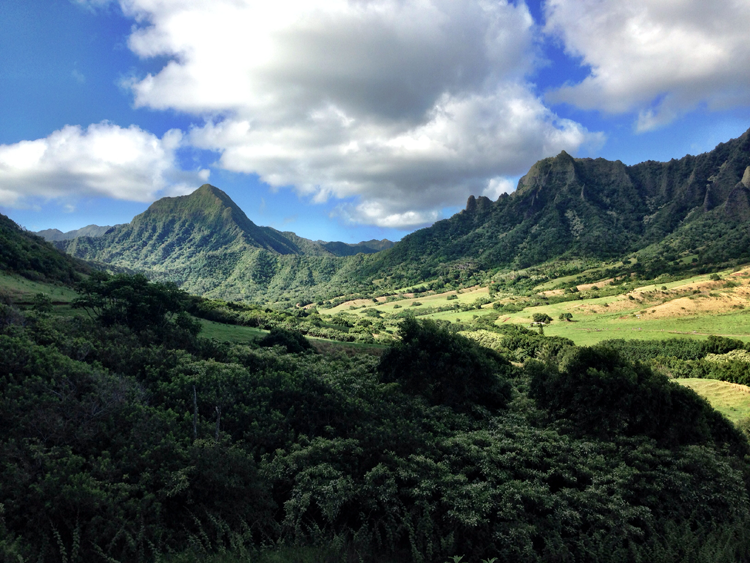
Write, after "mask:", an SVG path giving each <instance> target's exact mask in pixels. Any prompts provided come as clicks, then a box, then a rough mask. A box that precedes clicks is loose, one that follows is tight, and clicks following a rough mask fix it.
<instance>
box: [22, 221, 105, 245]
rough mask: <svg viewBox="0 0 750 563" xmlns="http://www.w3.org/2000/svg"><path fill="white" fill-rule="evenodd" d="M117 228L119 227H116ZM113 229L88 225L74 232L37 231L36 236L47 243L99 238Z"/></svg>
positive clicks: (56, 230)
mask: <svg viewBox="0 0 750 563" xmlns="http://www.w3.org/2000/svg"><path fill="white" fill-rule="evenodd" d="M116 226H118V227H119V225H116ZM113 228H114V227H100V226H99V225H88V226H86V227H82V228H80V229H76V230H74V231H68V232H66V233H64V232H62V231H61V230H60V229H45V230H43V231H37V233H36V234H37V235H39V236H40V237H42V238H43V239H44V240H46V241H49V242H55V241H58V240H70V239H74V238H78V237H100V236H102V235H104V234H106V233H107V231H109V230H110V229H113Z"/></svg>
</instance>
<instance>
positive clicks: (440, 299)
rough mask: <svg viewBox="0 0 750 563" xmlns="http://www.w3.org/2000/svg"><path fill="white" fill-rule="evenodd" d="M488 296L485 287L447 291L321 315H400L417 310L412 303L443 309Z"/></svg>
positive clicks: (334, 309)
mask: <svg viewBox="0 0 750 563" xmlns="http://www.w3.org/2000/svg"><path fill="white" fill-rule="evenodd" d="M449 295H457V297H458V299H451V300H449V299H448V296H449ZM488 295H489V289H487V288H486V287H480V288H477V289H475V290H473V291H466V290H463V291H462V292H461V293H457V292H456V291H447V292H445V293H438V294H435V295H418V296H416V297H410V298H408V299H401V300H399V301H391V302H378V303H375V302H373V301H369V302H368V303H367V304H365V307H362V305H357V309H356V310H353V309H349V306H350V305H349V304H348V303H345V304H342V305H338V306H337V307H334V308H333V309H329V310H328V311H324V312H323V314H330V315H335V314H336V313H357V314H362V313H364V311H365V309H377V310H378V311H380V312H381V313H400V312H402V311H403V310H404V309H408V308H413V309H415V310H416V309H417V308H416V307H414V306H413V305H412V303H414V302H415V301H416V302H419V303H421V304H422V306H423V307H443V306H446V305H451V304H453V303H457V304H459V305H461V304H470V303H473V302H474V301H476V300H477V299H479V298H481V297H487V296H488ZM395 305H398V306H399V307H400V308H399V307H395Z"/></svg>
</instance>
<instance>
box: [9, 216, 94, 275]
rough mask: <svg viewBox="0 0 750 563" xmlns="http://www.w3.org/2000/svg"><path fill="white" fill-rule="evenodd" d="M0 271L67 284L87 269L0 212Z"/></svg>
mask: <svg viewBox="0 0 750 563" xmlns="http://www.w3.org/2000/svg"><path fill="white" fill-rule="evenodd" d="M0 271H2V272H6V273H10V274H19V275H22V276H24V277H26V278H29V279H32V280H40V281H52V282H60V283H64V284H71V283H73V282H75V281H77V280H78V279H79V278H80V274H81V273H86V272H88V271H90V269H89V267H88V266H86V265H85V264H83V263H82V262H81V261H80V260H76V259H74V258H72V257H70V256H66V255H65V254H62V253H61V252H59V251H58V250H57V249H56V248H54V247H53V246H52V245H51V244H50V243H48V242H46V241H45V240H44V239H42V238H41V237H39V236H36V235H34V234H33V233H30V232H28V231H24V230H23V229H22V228H21V227H19V226H18V225H16V224H15V223H14V222H13V221H12V220H10V219H9V218H8V217H6V216H5V215H0Z"/></svg>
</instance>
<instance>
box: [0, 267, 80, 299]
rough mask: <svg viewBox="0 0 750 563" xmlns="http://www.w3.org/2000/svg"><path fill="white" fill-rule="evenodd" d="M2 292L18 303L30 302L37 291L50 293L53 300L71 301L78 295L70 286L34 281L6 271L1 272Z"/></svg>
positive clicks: (0, 288) (0, 286) (0, 283)
mask: <svg viewBox="0 0 750 563" xmlns="http://www.w3.org/2000/svg"><path fill="white" fill-rule="evenodd" d="M0 292H4V293H6V294H7V295H8V296H9V297H10V298H11V299H12V300H13V301H15V302H16V303H25V302H30V301H31V298H32V297H33V296H34V295H36V294H37V293H44V294H46V295H48V296H49V297H50V298H51V299H52V301H53V302H70V301H72V300H73V299H74V298H75V297H76V295H77V294H76V292H75V291H73V290H72V289H70V288H69V287H65V286H62V285H54V284H50V283H44V282H38V281H32V280H28V279H26V278H24V277H21V276H14V275H12V274H7V273H4V272H3V273H0Z"/></svg>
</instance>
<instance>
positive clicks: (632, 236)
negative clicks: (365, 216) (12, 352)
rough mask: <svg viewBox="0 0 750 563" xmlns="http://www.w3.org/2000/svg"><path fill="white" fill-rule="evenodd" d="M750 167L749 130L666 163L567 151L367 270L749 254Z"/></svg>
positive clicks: (432, 271) (407, 240)
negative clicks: (639, 254) (629, 162)
mask: <svg viewBox="0 0 750 563" xmlns="http://www.w3.org/2000/svg"><path fill="white" fill-rule="evenodd" d="M748 167H750V132H746V133H745V134H744V135H742V136H741V137H740V138H738V139H735V140H732V141H729V142H728V143H723V144H720V145H719V146H717V147H716V149H714V150H713V151H711V152H709V153H705V154H702V155H699V156H686V157H684V158H682V159H680V160H671V161H670V162H666V163H660V162H654V161H648V162H644V163H641V164H637V165H634V166H626V165H624V164H623V163H622V162H619V161H615V162H611V161H607V160H604V159H596V160H594V159H576V158H572V157H571V156H569V155H568V154H566V153H565V152H562V153H560V154H559V155H558V156H556V157H554V158H547V159H544V160H541V161H539V162H537V163H536V164H534V165H533V166H532V167H531V169H530V170H529V172H528V173H527V174H526V175H525V176H524V177H523V178H521V180H520V181H519V184H518V189H517V190H516V191H515V192H513V193H512V194H510V195H503V196H501V197H500V198H499V199H498V201H496V202H491V201H490V200H489V199H487V198H484V197H479V198H474V197H473V196H472V197H470V198H469V201H468V203H467V206H466V209H465V210H464V211H462V212H460V213H458V214H457V215H454V216H453V217H451V218H450V219H446V220H444V221H439V222H437V223H435V224H434V225H433V226H432V227H429V228H427V229H422V230H420V231H417V232H415V233H412V234H410V235H408V236H406V237H404V239H403V240H402V241H401V242H399V243H398V244H396V246H394V248H392V249H391V250H387V251H384V252H382V253H380V254H378V255H376V256H374V257H373V260H372V261H371V262H370V263H369V265H368V271H367V273H368V274H369V275H372V276H375V275H379V276H382V275H384V274H385V273H388V274H391V275H399V274H400V273H401V272H403V271H405V270H407V269H410V270H411V271H412V272H418V275H417V276H416V277H417V278H419V277H428V276H431V275H436V274H437V273H439V272H440V268H441V265H443V266H442V267H443V268H445V267H446V265H447V266H448V267H449V266H450V265H451V264H454V265H456V266H461V265H462V263H464V262H466V261H467V260H470V261H474V262H475V263H476V267H478V268H480V269H488V268H496V267H508V268H523V267H527V266H530V265H533V264H539V263H543V262H545V261H547V260H551V259H566V258H576V257H590V258H598V259H608V258H615V257H621V256H625V255H627V254H629V253H632V252H635V251H639V250H642V249H646V248H649V247H650V246H652V245H656V246H657V247H658V248H661V249H662V250H663V251H665V252H666V251H669V252H682V253H687V252H698V253H702V254H703V255H704V259H705V261H706V262H710V261H711V260H720V259H731V258H740V257H749V256H750V254H749V253H748V250H750V245H748V244H746V242H750V241H747V240H746V239H747V225H748V220H749V219H750V205H749V203H750V191H749V189H748V188H750V169H749V168H748ZM743 241H745V242H743ZM658 248H654V249H652V253H655V252H657V250H658ZM722 248H723V249H724V250H723V251H722V252H719V251H720V250H721V249H722ZM407 265H408V266H409V267H408V268H407V267H406V266H407ZM409 281H416V279H410V280H409Z"/></svg>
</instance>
